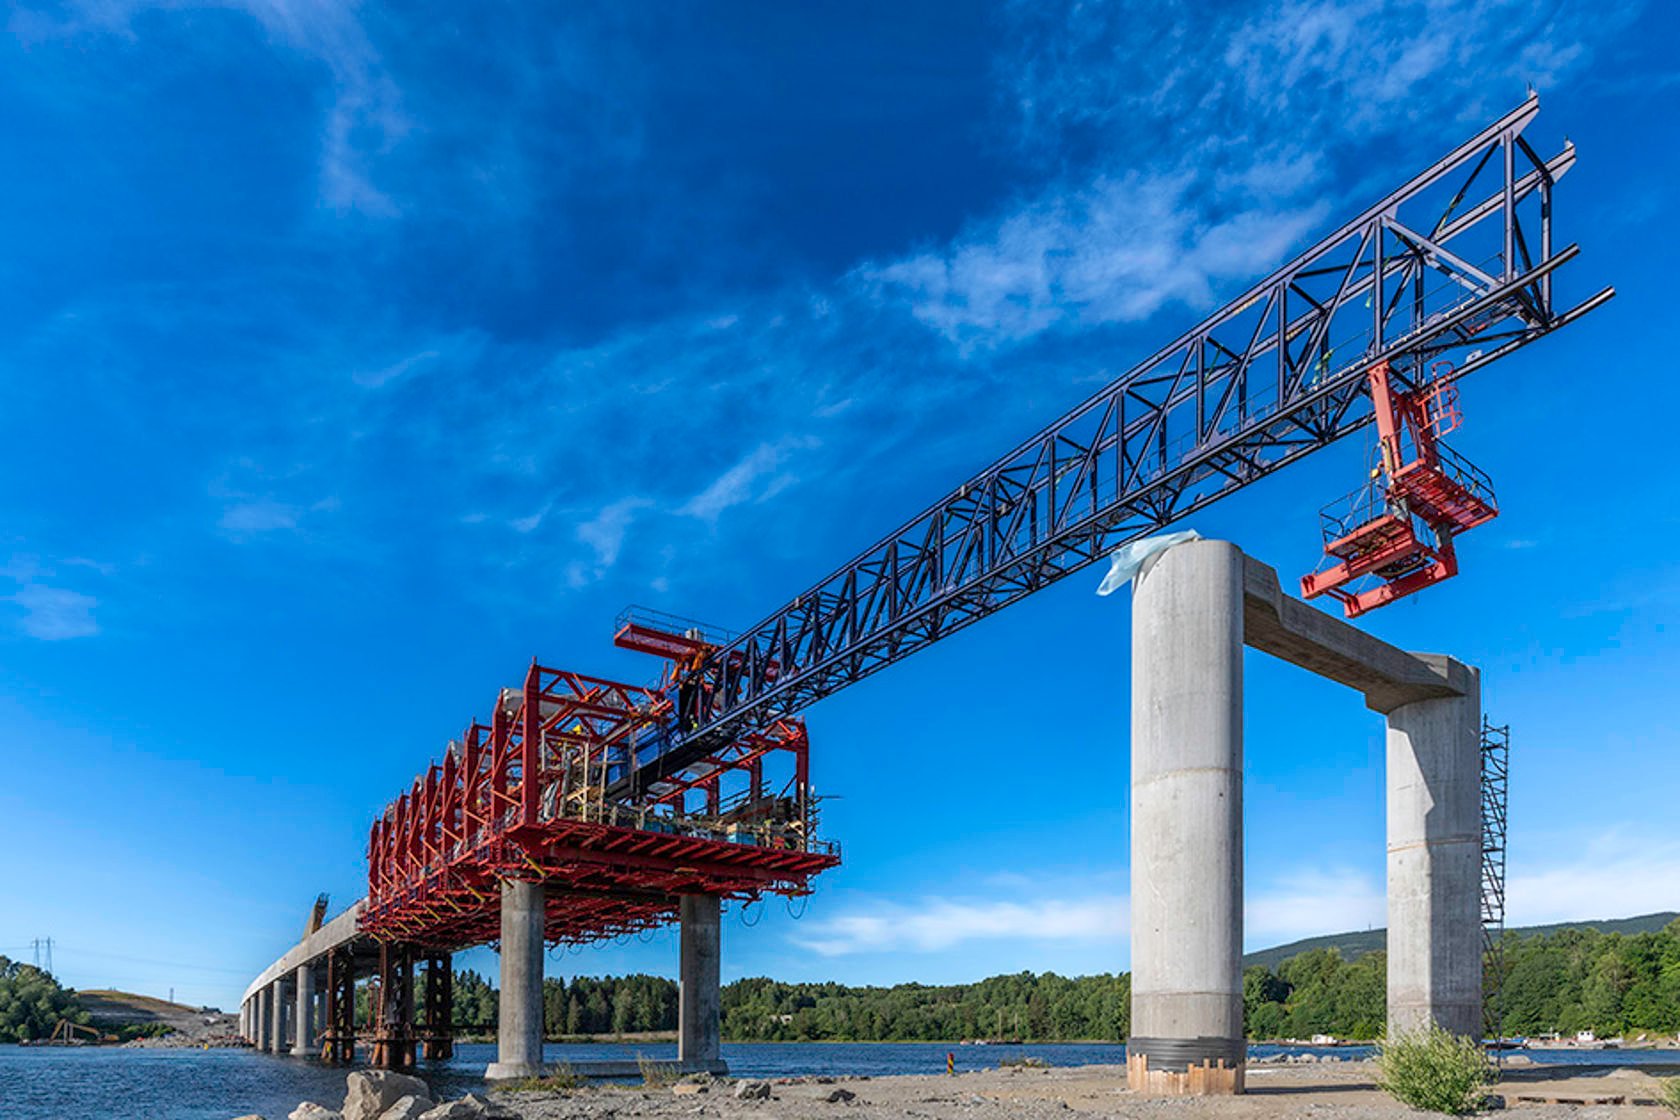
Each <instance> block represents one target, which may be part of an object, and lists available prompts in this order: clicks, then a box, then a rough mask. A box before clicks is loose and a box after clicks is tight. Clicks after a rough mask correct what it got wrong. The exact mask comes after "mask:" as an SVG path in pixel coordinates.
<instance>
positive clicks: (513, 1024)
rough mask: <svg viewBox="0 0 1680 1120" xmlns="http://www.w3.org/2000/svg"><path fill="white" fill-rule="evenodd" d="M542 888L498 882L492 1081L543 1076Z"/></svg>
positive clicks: (536, 884)
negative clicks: (498, 983) (498, 982)
mask: <svg viewBox="0 0 1680 1120" xmlns="http://www.w3.org/2000/svg"><path fill="white" fill-rule="evenodd" d="M543 924H544V913H543V887H542V884H541V883H519V882H512V881H509V882H504V883H503V884H502V991H501V1000H500V1003H499V1004H498V1014H497V1023H496V1060H495V1061H494V1062H492V1063H490V1067H489V1068H488V1069H486V1070H485V1071H484V1076H485V1077H486V1078H488V1079H490V1080H504V1079H511V1078H519V1077H540V1076H541V1075H542V1043H543V1002H542V982H543Z"/></svg>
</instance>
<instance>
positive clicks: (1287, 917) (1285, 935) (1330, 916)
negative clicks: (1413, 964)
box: [1243, 868, 1388, 946]
mask: <svg viewBox="0 0 1680 1120" xmlns="http://www.w3.org/2000/svg"><path fill="white" fill-rule="evenodd" d="M1243 914H1244V918H1243V924H1244V940H1245V941H1246V942H1247V944H1249V945H1250V946H1261V945H1274V944H1277V943H1279V942H1287V941H1295V940H1297V939H1299V938H1303V937H1318V936H1321V935H1323V934H1327V933H1342V932H1344V931H1346V930H1359V929H1372V928H1380V927H1381V926H1382V925H1383V924H1384V923H1385V922H1386V921H1387V920H1388V902H1387V897H1386V895H1385V893H1384V888H1383V883H1382V881H1381V878H1380V877H1377V876H1372V875H1370V874H1366V873H1363V872H1360V871H1356V870H1353V869H1350V868H1331V869H1325V868H1297V869H1294V870H1291V871H1287V872H1285V873H1283V874H1281V875H1277V876H1274V877H1271V878H1269V879H1267V880H1265V881H1263V882H1261V883H1259V884H1258V885H1256V886H1253V887H1251V889H1250V890H1249V891H1248V897H1247V898H1246V899H1245V900H1244V902H1243Z"/></svg>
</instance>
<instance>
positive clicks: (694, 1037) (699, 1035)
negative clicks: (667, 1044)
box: [677, 894, 727, 1073]
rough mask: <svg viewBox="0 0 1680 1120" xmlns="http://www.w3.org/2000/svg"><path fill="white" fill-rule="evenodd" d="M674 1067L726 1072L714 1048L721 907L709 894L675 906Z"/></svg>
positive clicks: (716, 1041) (716, 1046)
mask: <svg viewBox="0 0 1680 1120" xmlns="http://www.w3.org/2000/svg"><path fill="white" fill-rule="evenodd" d="M679 917H680V920H681V930H680V938H681V950H680V952H681V957H682V959H681V962H680V965H679V968H678V973H677V975H678V988H677V1065H678V1067H679V1068H681V1069H683V1070H685V1071H687V1070H690V1069H697V1070H698V1069H707V1070H712V1069H714V1067H715V1072H719V1073H722V1072H727V1067H726V1066H724V1064H723V1058H722V1050H721V1047H720V1045H719V1038H720V1032H719V1024H718V1016H719V1013H720V1010H721V1005H720V1000H719V994H718V976H719V966H720V963H721V960H722V945H721V926H722V906H721V903H720V901H719V899H718V896H717V895H715V894H685V895H683V896H682V901H681V905H680V914H679Z"/></svg>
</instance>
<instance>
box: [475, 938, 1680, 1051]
mask: <svg viewBox="0 0 1680 1120" xmlns="http://www.w3.org/2000/svg"><path fill="white" fill-rule="evenodd" d="M1503 956H1504V961H1503V977H1504V984H1503V991H1502V993H1501V997H1500V998H1501V1006H1502V1009H1503V1022H1502V1033H1503V1034H1506V1035H1538V1034H1546V1033H1550V1032H1553V1031H1560V1032H1564V1033H1573V1032H1575V1031H1578V1030H1592V1031H1595V1032H1596V1033H1597V1034H1598V1035H1599V1037H1601V1038H1606V1037H1613V1036H1615V1035H1622V1034H1635V1033H1638V1032H1641V1031H1643V1032H1650V1033H1661V1034H1675V1033H1677V1032H1680V921H1676V922H1673V923H1671V924H1670V925H1668V926H1667V927H1666V928H1664V929H1661V930H1659V931H1656V932H1652V933H1638V934H1631V935H1629V934H1621V933H1609V934H1605V933H1599V932H1597V931H1596V930H1591V929H1580V928H1571V929H1564V930H1559V931H1557V932H1553V933H1547V934H1543V935H1535V936H1529V937H1519V936H1518V935H1516V934H1507V935H1506V940H1505V944H1504V954H1503ZM1386 967H1387V961H1386V958H1385V956H1384V954H1383V953H1382V952H1381V951H1377V952H1370V953H1365V954H1362V955H1360V956H1359V957H1357V958H1355V959H1353V960H1346V959H1344V958H1343V957H1342V955H1341V954H1340V953H1339V952H1338V951H1337V950H1335V949H1333V948H1332V949H1313V950H1309V951H1307V952H1304V953H1300V954H1297V955H1296V956H1293V957H1290V958H1289V959H1288V960H1285V961H1283V962H1281V963H1280V964H1278V965H1277V966H1276V967H1275V968H1267V967H1265V966H1262V965H1255V966H1252V967H1250V968H1248V969H1247V970H1246V971H1245V973H1244V976H1243V995H1244V1005H1245V1012H1246V1019H1247V1027H1248V1033H1249V1036H1250V1037H1251V1038H1257V1039H1269V1038H1309V1037H1311V1036H1312V1035H1315V1034H1330V1035H1335V1036H1336V1037H1338V1038H1344V1039H1369V1038H1374V1037H1375V1036H1376V1035H1377V1034H1378V1032H1380V1031H1381V1030H1382V1025H1383V1021H1384V1019H1385V1017H1386V1014H1385V1008H1384V1002H1385V975H1384V973H1385V969H1386ZM1130 990H1131V981H1130V977H1129V976H1127V975H1125V974H1121V975H1118V976H1115V975H1102V976H1082V977H1077V978H1068V977H1064V976H1058V975H1056V974H1055V973H1053V972H1046V973H1036V974H1035V973H1031V972H1023V973H1019V974H1017V975H1013V976H993V977H991V978H989V979H986V980H982V981H980V982H978V983H975V984H952V985H926V984H899V985H895V986H893V987H890V988H878V987H848V986H846V985H843V984H832V983H824V984H789V983H783V982H781V981H777V980H767V979H762V978H759V979H750V980H738V981H736V982H734V983H732V984H729V985H727V986H726V987H724V989H723V992H722V997H723V1035H724V1037H725V1038H726V1039H731V1040H735V1041H759V1040H762V1041H855V1042H863V1041H921V1040H925V1041H952V1040H957V1039H964V1038H1008V1039H1020V1040H1023V1041H1031V1042H1063V1041H1076V1040H1115V1041H1118V1040H1122V1039H1124V1038H1125V1037H1126V1035H1127V1033H1128V1027H1129V1023H1128V1019H1127V1016H1128V1004H1129V996H1130ZM543 1005H544V1012H545V1026H546V1028H547V1033H548V1034H549V1035H550V1036H551V1037H559V1036H562V1035H580V1034H615V1033H630V1032H636V1031H670V1030H675V1029H676V1021H677V986H676V984H675V982H673V981H671V980H667V979H665V978H663V977H658V976H645V975H635V976H624V977H611V976H607V977H578V978H576V979H574V980H572V981H570V982H567V981H563V980H558V979H549V980H545V981H544V982H543ZM495 1015H496V992H495V989H494V988H492V987H491V986H490V985H489V983H488V982H487V981H486V980H485V979H484V978H483V977H481V976H479V975H477V974H476V973H471V972H460V973H457V974H456V979H455V1023H456V1026H457V1027H459V1028H461V1029H463V1030H467V1031H475V1030H476V1031H485V1030H491V1029H494V1026H495Z"/></svg>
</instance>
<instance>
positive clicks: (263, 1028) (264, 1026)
mask: <svg viewBox="0 0 1680 1120" xmlns="http://www.w3.org/2000/svg"><path fill="white" fill-rule="evenodd" d="M269 998H270V994H269V990H268V988H267V987H266V986H264V987H262V988H258V989H257V994H256V995H255V996H254V997H253V1007H252V1009H251V1012H252V1014H253V1015H254V1016H255V1021H254V1022H253V1023H252V1024H251V1029H252V1031H253V1034H252V1038H251V1041H252V1042H254V1043H255V1044H256V1047H257V1049H258V1050H267V1049H268V1037H269V1035H270V1034H271V1033H272V1028H273V1021H272V1019H271V1014H272V1013H271V1012H270V1011H269V1007H268V1001H269Z"/></svg>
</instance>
